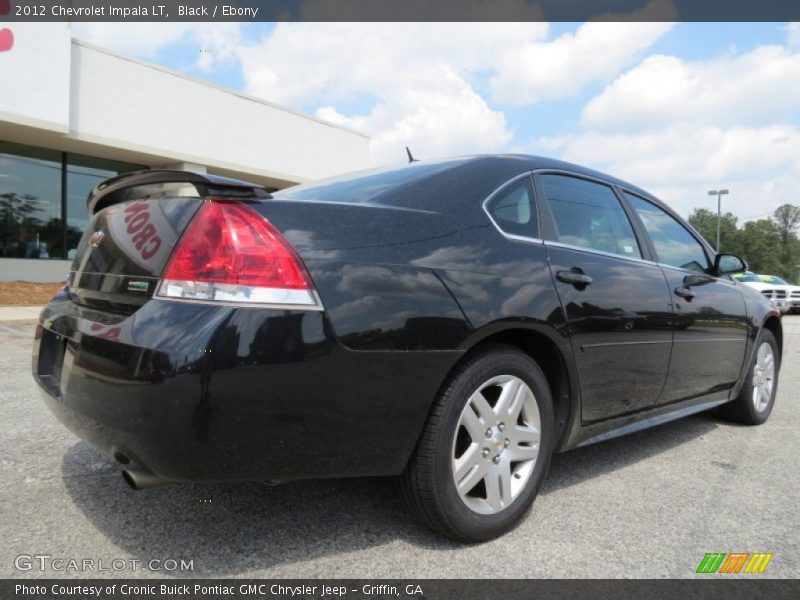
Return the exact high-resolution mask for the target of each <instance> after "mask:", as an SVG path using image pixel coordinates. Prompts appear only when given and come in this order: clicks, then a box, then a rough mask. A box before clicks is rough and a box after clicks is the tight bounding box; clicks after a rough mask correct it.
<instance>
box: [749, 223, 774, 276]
mask: <svg viewBox="0 0 800 600" xmlns="http://www.w3.org/2000/svg"><path fill="white" fill-rule="evenodd" d="M742 241H743V245H744V248H743V251H742V258H744V259H745V260H746V261H747V264H748V265H749V266H750V270H751V271H755V272H756V273H763V274H766V275H779V274H781V273H782V268H783V242H782V240H781V234H780V230H779V229H778V226H777V225H776V224H775V222H774V221H771V220H769V219H759V220H758V221H748V222H747V223H745V224H744V229H743V230H742Z"/></svg>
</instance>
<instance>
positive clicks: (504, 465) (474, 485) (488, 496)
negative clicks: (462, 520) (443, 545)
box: [451, 375, 541, 515]
mask: <svg viewBox="0 0 800 600" xmlns="http://www.w3.org/2000/svg"><path fill="white" fill-rule="evenodd" d="M540 437H541V421H540V416H539V407H538V405H537V403H536V398H535V396H534V394H533V392H532V391H531V388H530V387H529V386H528V384H526V383H525V382H524V381H523V380H522V379H520V378H519V377H515V376H513V375H500V376H497V377H492V378H491V379H489V380H488V381H486V382H484V383H483V384H482V385H481V386H479V388H478V389H477V390H476V391H475V392H474V393H473V394H472V396H470V398H469V400H468V401H467V403H466V406H465V407H464V410H463V411H462V412H461V416H460V418H459V421H458V426H457V428H456V431H455V434H454V436H453V444H452V460H451V463H452V473H453V481H454V483H455V486H456V490H457V491H458V494H459V496H460V498H461V500H462V501H463V502H464V504H466V505H467V507H468V508H470V509H471V510H472V511H474V512H476V513H480V514H484V515H491V514H496V513H499V512H500V511H502V510H504V509H505V508H507V507H508V506H510V505H511V503H512V502H514V500H515V499H516V498H517V497H518V496H519V494H520V492H522V490H523V489H524V488H525V485H526V484H527V483H528V481H529V480H530V478H531V475H532V474H533V470H534V467H535V466H536V459H537V457H538V455H539V441H540Z"/></svg>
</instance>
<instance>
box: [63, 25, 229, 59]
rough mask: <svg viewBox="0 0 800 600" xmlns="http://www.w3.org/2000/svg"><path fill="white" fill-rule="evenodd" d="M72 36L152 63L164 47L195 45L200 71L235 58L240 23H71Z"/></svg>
mask: <svg viewBox="0 0 800 600" xmlns="http://www.w3.org/2000/svg"><path fill="white" fill-rule="evenodd" d="M72 35H73V36H74V37H75V38H77V39H80V40H83V41H86V42H90V43H92V44H97V45H98V46H102V47H104V48H109V49H111V50H115V51H117V52H120V53H122V54H130V55H133V56H138V57H140V58H146V59H154V58H156V57H157V56H158V54H159V53H160V52H162V51H163V50H165V49H166V48H167V47H169V46H172V45H174V44H177V43H180V42H185V41H189V42H194V43H196V44H197V50H198V54H197V61H196V64H197V66H199V67H200V68H203V69H208V68H210V67H211V66H212V65H213V64H215V63H217V62H221V61H224V60H231V59H233V58H235V54H236V50H237V49H238V48H239V47H240V46H241V25H240V24H239V23H73V24H72Z"/></svg>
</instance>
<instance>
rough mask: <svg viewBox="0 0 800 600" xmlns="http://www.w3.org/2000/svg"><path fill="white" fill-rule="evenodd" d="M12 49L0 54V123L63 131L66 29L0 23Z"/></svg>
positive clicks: (67, 59)
mask: <svg viewBox="0 0 800 600" xmlns="http://www.w3.org/2000/svg"><path fill="white" fill-rule="evenodd" d="M3 26H4V27H7V28H8V29H10V30H11V32H12V33H13V35H14V46H13V47H12V48H11V49H10V50H7V51H5V52H0V120H5V121H10V122H13V123H19V124H22V125H30V126H33V127H40V128H43V129H49V130H53V131H60V132H66V131H67V129H68V127H69V87H70V60H71V56H72V54H71V52H70V46H71V44H70V29H69V25H68V24H67V23H4V24H3Z"/></svg>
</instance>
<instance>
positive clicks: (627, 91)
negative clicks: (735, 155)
mask: <svg viewBox="0 0 800 600" xmlns="http://www.w3.org/2000/svg"><path fill="white" fill-rule="evenodd" d="M798 109H800V52H792V51H791V50H789V49H787V48H786V47H783V46H759V47H758V48H756V49H755V50H753V51H752V52H748V53H746V54H742V55H738V56H724V57H721V58H716V59H713V60H710V61H697V62H687V61H684V60H681V59H679V58H677V57H674V56H663V55H657V56H650V57H648V58H647V59H645V60H644V61H643V62H642V63H641V64H640V65H638V66H637V67H635V68H633V69H631V70H630V71H628V72H627V73H625V74H623V75H621V76H620V77H618V78H617V79H616V80H615V81H614V82H612V83H611V84H610V85H609V86H608V87H606V89H605V90H604V91H603V92H602V93H601V94H599V95H598V96H596V97H595V98H593V99H592V100H591V101H590V102H589V103H588V104H587V105H586V107H585V108H584V110H583V114H582V122H583V124H584V125H586V126H587V127H590V128H592V129H601V130H605V131H620V130H625V131H636V130H641V129H655V128H659V127H663V126H665V125H668V124H671V123H695V124H698V125H708V124H714V125H719V126H747V125H766V124H770V123H776V122H780V121H784V120H786V119H788V118H789V117H790V116H791V115H792V114H793V113H794V112H795V111H797V110H798Z"/></svg>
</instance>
